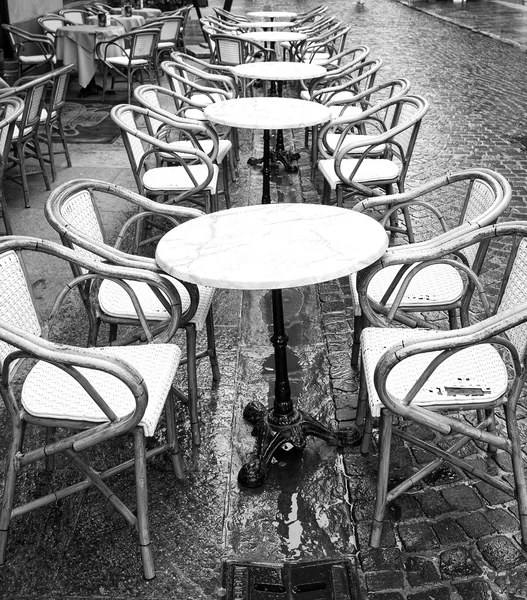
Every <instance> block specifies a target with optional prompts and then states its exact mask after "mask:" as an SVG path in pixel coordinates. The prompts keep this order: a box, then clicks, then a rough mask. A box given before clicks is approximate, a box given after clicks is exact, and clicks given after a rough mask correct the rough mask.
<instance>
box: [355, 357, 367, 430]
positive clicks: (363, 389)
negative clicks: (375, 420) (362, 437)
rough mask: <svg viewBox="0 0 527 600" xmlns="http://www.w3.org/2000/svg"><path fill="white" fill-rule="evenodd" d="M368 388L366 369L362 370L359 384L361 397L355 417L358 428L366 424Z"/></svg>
mask: <svg viewBox="0 0 527 600" xmlns="http://www.w3.org/2000/svg"><path fill="white" fill-rule="evenodd" d="M368 412H369V410H368V387H367V385H366V376H365V374H364V367H363V368H362V369H361V370H360V383H359V396H358V404H357V415H356V417H355V423H356V425H357V427H360V426H361V425H362V424H363V423H364V418H365V416H366V415H367V414H368Z"/></svg>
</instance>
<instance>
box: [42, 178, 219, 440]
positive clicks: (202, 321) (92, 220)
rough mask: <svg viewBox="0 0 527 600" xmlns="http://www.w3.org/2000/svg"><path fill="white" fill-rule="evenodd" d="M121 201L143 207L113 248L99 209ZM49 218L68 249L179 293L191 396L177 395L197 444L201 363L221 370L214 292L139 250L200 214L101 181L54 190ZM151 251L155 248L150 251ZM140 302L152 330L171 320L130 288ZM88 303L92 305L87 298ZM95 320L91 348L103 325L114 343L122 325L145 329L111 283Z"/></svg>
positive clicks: (136, 286)
mask: <svg viewBox="0 0 527 600" xmlns="http://www.w3.org/2000/svg"><path fill="white" fill-rule="evenodd" d="M116 200H118V201H119V202H120V203H126V204H127V208H132V209H136V210H137V208H139V209H140V212H138V213H134V214H133V216H132V217H130V218H129V219H128V220H127V221H126V222H125V224H124V225H123V226H122V228H121V230H120V232H119V234H118V235H117V238H116V241H115V245H114V246H112V245H110V243H109V236H108V233H107V231H106V229H105V228H104V222H103V218H102V215H101V213H100V211H99V209H98V206H104V205H105V204H107V203H109V202H115V201H116ZM45 214H46V218H47V219H48V221H49V223H50V224H51V226H52V227H53V228H54V229H55V230H56V231H57V232H58V233H59V235H60V237H61V239H62V242H63V244H64V245H66V246H68V247H69V248H72V249H75V250H77V251H80V252H81V253H82V254H83V255H87V256H89V257H90V259H91V260H93V261H95V262H97V263H98V262H100V261H106V262H108V263H110V264H115V265H119V266H121V267H127V268H128V267H132V268H133V267H137V268H139V269H145V270H147V271H151V272H154V273H158V274H160V275H162V276H163V277H164V278H166V279H168V280H169V281H170V282H171V284H172V285H173V286H174V288H175V289H176V290H177V292H178V294H179V297H180V299H181V305H182V311H183V315H182V317H181V318H180V320H179V323H178V327H179V328H184V329H185V332H186V347H187V354H186V359H185V361H186V363H187V376H188V397H187V396H185V395H183V394H182V393H181V392H179V391H178V395H179V396H180V397H181V398H182V399H183V400H185V401H186V402H188V405H189V411H190V423H191V432H192V440H193V443H194V444H195V445H199V444H200V443H201V436H200V428H199V416H198V384H197V375H196V363H197V360H199V359H201V358H204V357H206V356H208V357H209V359H210V363H211V368H212V375H213V379H214V381H219V379H220V371H219V367H218V361H217V356H216V344H215V338H214V319H213V314H212V300H213V296H214V289H213V288H210V287H205V286H195V285H193V284H188V283H182V282H180V281H178V280H177V279H174V278H173V277H169V276H167V275H165V274H164V272H163V271H162V270H161V269H160V268H159V267H158V266H157V264H156V262H155V260H154V259H153V258H151V257H149V256H145V255H144V254H145V253H144V252H143V251H142V250H141V248H145V247H146V246H149V249H150V251H151V253H153V252H154V251H155V245H156V243H157V240H158V238H159V236H158V235H157V234H158V233H159V232H160V231H161V233H164V232H165V230H166V229H167V228H171V227H174V226H176V225H177V224H179V223H181V222H183V221H185V220H188V219H190V218H196V217H198V216H200V215H201V214H202V213H201V212H200V211H198V210H196V209H192V208H191V209H189V208H183V207H176V206H170V205H164V204H159V203H157V202H152V201H151V200H148V199H147V198H145V197H144V196H140V195H138V194H136V193H134V192H131V191H128V190H126V189H124V188H122V187H120V186H118V185H115V184H110V183H105V182H102V181H95V180H88V179H79V180H76V181H73V182H68V183H65V184H63V185H61V186H60V187H58V188H57V189H56V190H54V191H53V192H52V193H51V194H50V196H49V199H48V201H47V203H46V207H45ZM144 225H148V230H149V231H150V232H151V235H150V237H149V238H148V239H146V240H143V241H142V242H140V243H139V244H137V243H136V240H137V239H138V236H136V234H137V233H138V232H140V231H144ZM128 237H130V238H131V239H132V243H131V244H129V245H128V246H126V243H125V241H126V239H127V238H128ZM152 246H153V247H152ZM73 273H74V275H75V276H76V277H77V276H80V275H81V271H80V270H79V268H78V267H76V266H75V265H74V266H73ZM130 285H131V287H132V289H133V290H134V293H135V294H136V298H137V301H138V303H139V305H140V306H141V308H142V311H143V315H144V318H145V319H146V320H147V322H148V323H149V324H151V327H152V329H154V328H155V327H156V326H159V325H160V324H162V323H163V322H164V321H165V320H166V319H168V318H170V314H169V313H168V311H167V310H166V309H165V308H164V306H163V303H162V302H161V301H160V300H159V299H158V298H157V297H156V296H155V295H154V294H153V293H152V291H151V290H150V289H149V287H148V286H147V285H145V284H142V283H134V282H132V283H130ZM84 301H85V302H86V304H87V305H90V306H91V301H90V298H89V296H88V295H87V294H85V296H84ZM94 310H95V314H96V319H95V322H94V325H93V327H92V330H91V332H90V343H91V344H95V343H96V340H97V336H98V331H99V327H100V324H101V323H108V324H109V325H110V335H111V338H110V339H111V340H115V339H116V338H117V333H118V332H117V329H118V327H119V326H125V325H128V326H130V325H133V326H135V327H138V326H140V325H141V323H140V318H139V316H138V311H137V309H136V307H135V306H134V304H133V302H131V301H130V299H129V297H128V296H127V295H126V294H125V293H123V290H122V289H121V288H120V286H119V285H117V284H115V283H113V282H104V283H103V285H101V287H100V288H99V291H98V306H96V307H94ZM203 329H205V330H206V334H207V345H206V349H205V350H202V351H198V350H197V344H196V340H197V333H198V332H201V331H202V330H203Z"/></svg>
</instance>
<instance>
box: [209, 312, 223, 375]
mask: <svg viewBox="0 0 527 600" xmlns="http://www.w3.org/2000/svg"><path fill="white" fill-rule="evenodd" d="M205 324H206V327H207V354H208V355H209V358H210V366H211V368H212V379H213V381H219V380H220V379H221V373H220V367H219V364H218V356H217V354H216V335H215V333H214V315H213V312H212V306H211V307H210V308H209V312H208V313H207V319H206V321H205Z"/></svg>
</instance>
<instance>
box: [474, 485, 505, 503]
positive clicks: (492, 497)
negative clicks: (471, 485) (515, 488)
mask: <svg viewBox="0 0 527 600" xmlns="http://www.w3.org/2000/svg"><path fill="white" fill-rule="evenodd" d="M476 488H477V489H478V492H479V493H480V494H481V495H482V496H483V498H485V500H486V501H487V502H488V503H489V504H491V505H493V506H495V505H496V504H503V503H504V502H510V501H511V500H512V498H511V497H510V496H509V495H508V494H506V493H505V492H502V491H501V490H498V489H497V488H495V487H493V486H492V485H489V484H488V483H485V482H483V481H480V482H478V483H477V484H476Z"/></svg>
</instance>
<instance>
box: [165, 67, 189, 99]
mask: <svg viewBox="0 0 527 600" xmlns="http://www.w3.org/2000/svg"><path fill="white" fill-rule="evenodd" d="M161 70H162V71H163V73H164V74H165V75H166V77H167V81H168V85H169V86H170V89H171V90H173V91H174V92H176V94H178V95H179V96H187V94H188V93H189V92H190V87H189V83H190V80H188V79H187V78H186V77H181V75H180V74H179V70H180V65H178V64H177V63H175V62H174V61H171V60H165V61H163V62H162V63H161Z"/></svg>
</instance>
